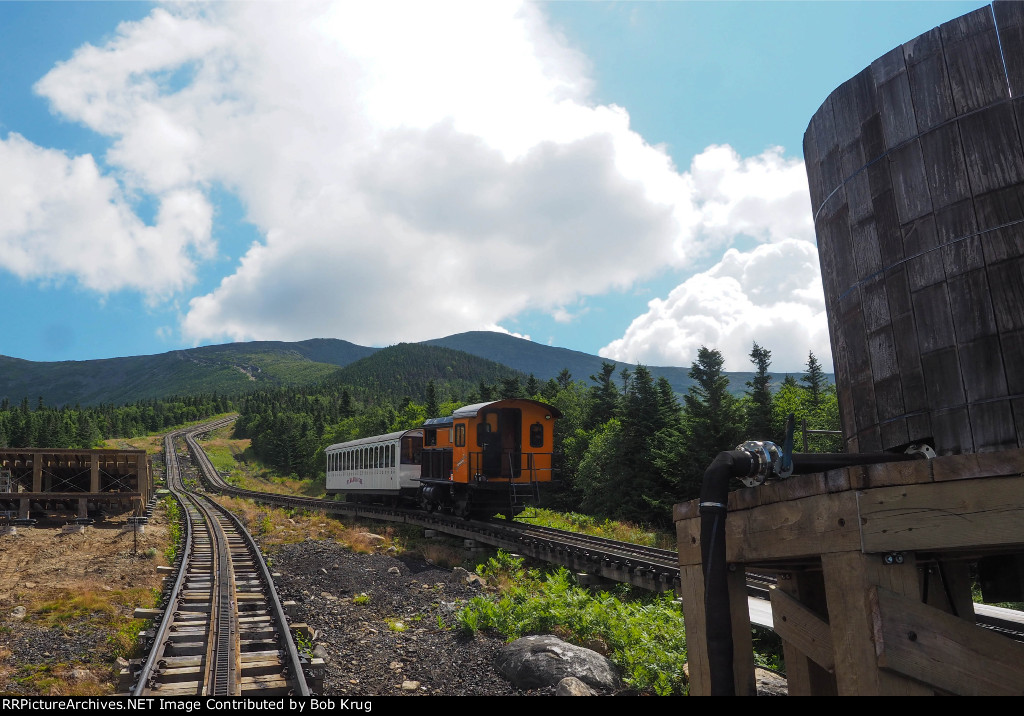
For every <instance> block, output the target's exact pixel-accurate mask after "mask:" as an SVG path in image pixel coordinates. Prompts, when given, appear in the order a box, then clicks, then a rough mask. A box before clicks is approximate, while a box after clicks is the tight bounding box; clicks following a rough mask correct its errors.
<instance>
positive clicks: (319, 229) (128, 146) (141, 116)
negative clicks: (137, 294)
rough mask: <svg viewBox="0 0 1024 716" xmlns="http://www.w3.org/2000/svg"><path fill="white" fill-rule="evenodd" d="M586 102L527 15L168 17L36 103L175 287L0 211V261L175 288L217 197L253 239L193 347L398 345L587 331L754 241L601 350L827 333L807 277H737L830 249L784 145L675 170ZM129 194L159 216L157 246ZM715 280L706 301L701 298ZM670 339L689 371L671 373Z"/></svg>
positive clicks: (331, 11)
mask: <svg viewBox="0 0 1024 716" xmlns="http://www.w3.org/2000/svg"><path fill="white" fill-rule="evenodd" d="M592 85H593V81H592V79H591V77H590V75H589V69H588V62H587V59H586V58H585V57H584V56H583V55H581V54H580V53H579V52H577V51H576V50H574V49H573V48H572V47H571V46H570V45H569V43H568V42H567V41H566V40H565V38H563V37H561V36H560V35H559V34H558V33H557V32H556V31H554V30H553V29H552V28H551V27H550V26H549V25H548V24H547V21H546V18H545V16H544V15H543V13H542V11H541V10H540V9H538V8H537V7H536V6H533V5H531V4H525V3H520V2H511V1H509V2H477V1H476V0H472V1H466V2H455V1H452V2H434V3H420V2H400V1H397V0H396V1H391V2H389V1H387V0H385V1H383V2H376V3H353V2H328V1H327V0H319V1H313V2H302V3H277V2H272V3H210V4H200V3H180V4H179V3H172V4H168V5H167V6H164V7H158V8H156V9H154V10H153V12H152V13H151V14H150V15H149V16H148V17H147V18H145V19H143V20H142V21H139V22H132V23H123V24H122V25H121V26H119V27H118V29H117V32H116V34H115V36H114V37H113V39H111V40H110V41H109V42H108V43H107V44H105V45H103V46H102V47H94V46H90V45H87V46H84V47H82V48H80V49H79V50H78V51H76V52H75V53H74V55H73V56H72V57H71V58H69V59H68V60H67V61H65V62H63V63H61V64H59V65H58V66H56V67H54V68H53V69H52V71H51V72H49V73H48V74H47V75H46V76H45V77H43V78H42V79H41V80H40V81H39V82H38V84H37V85H36V89H37V91H38V92H39V93H40V94H41V95H42V96H44V97H45V98H47V99H48V100H49V101H50V103H51V106H52V108H53V109H54V111H56V112H58V113H59V114H61V115H62V116H63V117H65V118H68V119H71V120H73V121H77V122H80V123H82V124H84V125H85V126H87V127H88V128H90V129H91V130H93V131H95V132H97V133H99V134H101V135H103V136H105V137H107V138H108V139H109V141H110V148H109V150H108V151H107V153H106V155H105V156H104V157H103V160H104V163H105V165H106V167H107V168H108V169H107V171H108V172H109V176H104V175H103V174H102V173H100V171H99V169H98V168H97V167H96V164H95V162H93V161H92V159H91V158H88V157H78V158H73V159H71V158H67V157H63V160H62V161H63V163H64V164H65V165H67V167H71V166H78V165H82V166H81V167H79V171H80V172H84V170H85V169H89V171H91V174H89V178H88V182H86V183H85V184H87V185H89V186H90V187H92V188H90V189H89V192H91V193H88V192H86V193H81V192H84V191H85V190H84V189H81V187H80V189H81V192H80V193H79V194H77V196H79V198H80V199H82V201H84V202H86V203H88V204H89V205H90V207H91V208H90V211H91V212H92V214H93V215H96V216H99V215H103V216H106V217H107V220H106V221H107V227H108V229H109V231H108V232H107V234H106V238H105V239H104V240H105V242H106V244H105V245H106V246H107V247H108V254H113V255H116V256H117V257H118V258H119V260H121V261H123V262H125V264H126V265H129V264H130V265H132V266H142V267H145V266H147V265H149V264H147V262H154V263H155V262H159V264H160V265H161V267H162V270H163V271H164V272H165V273H164V275H161V277H160V278H159V279H158V281H157V283H156V284H155V285H147V286H146V287H145V288H143V287H142V286H140V285H137V284H133V283H131V281H132V280H135V279H114V283H113V284H111V285H108V284H104V283H103V280H102V279H104V278H107V277H108V276H109V274H110V273H111V272H109V271H106V272H104V273H105V276H103V277H99V276H96V277H93V276H92V275H91V274H90V273H89V272H90V270H91V269H87V268H83V267H82V266H81V264H82V262H81V261H79V260H78V257H79V256H82V255H90V254H89V249H87V248H86V247H85V246H78V245H73V246H72V243H73V242H74V241H76V240H77V239H75V238H73V233H74V232H73V231H72V224H71V222H69V221H64V220H62V219H60V218H59V214H58V215H55V217H54V218H50V219H48V220H47V221H49V222H50V224H49V233H47V234H45V238H46V242H47V247H46V248H41V247H40V246H36V245H29V242H27V241H26V238H25V237H28V236H30V235H31V236H37V235H38V234H30V233H27V232H26V230H25V229H23V228H22V229H18V228H17V226H15V229H14V230H12V229H11V228H10V226H11V225H13V224H12V222H11V220H10V219H8V218H5V217H4V216H2V215H0V241H3V240H5V239H4V237H6V236H8V235H12V236H14V237H20V239H19V241H20V242H21V243H20V244H16V243H15V242H14V241H13V240H9V243H10V244H11V245H12V246H13V247H14V248H16V249H17V248H20V251H21V253H18V252H17V251H13V252H11V257H10V258H7V259H6V261H5V260H4V259H3V258H0V261H5V262H4V263H2V264H0V265H2V266H4V267H7V268H9V269H10V270H12V271H15V272H18V273H19V275H23V276H26V277H38V276H39V275H40V274H39V273H38V269H32V268H30V267H33V266H35V267H38V266H41V265H42V262H43V261H44V259H45V258H46V257H47V256H48V255H49V254H48V252H50V251H51V248H50V247H51V245H52V247H54V248H53V249H52V250H53V251H54V252H55V251H57V250H58V248H64V249H68V248H69V247H70V248H71V249H73V250H67V251H66V255H67V256H68V257H73V258H68V259H67V263H68V264H69V266H68V267H67V268H66V269H62V270H64V271H66V272H67V273H70V274H73V275H75V276H76V277H78V278H79V280H80V281H81V282H82V284H83V285H85V286H88V287H89V288H95V289H97V290H112V288H114V289H116V288H123V287H129V288H138V289H140V290H144V291H146V292H147V293H149V294H150V295H151V296H156V295H160V296H164V295H167V294H168V293H170V292H174V291H181V290H183V289H184V288H185V287H187V286H188V285H189V278H188V276H189V275H190V273H191V272H192V271H193V270H194V268H195V266H196V263H197V262H198V261H201V260H203V259H204V258H207V257H210V256H212V255H214V254H215V253H216V245H215V242H216V241H217V240H218V239H219V237H211V236H210V234H209V231H210V226H211V216H212V214H211V211H212V210H211V208H210V201H211V200H210V198H209V197H211V196H212V193H213V192H214V191H215V190H217V189H218V188H223V189H226V190H227V191H230V192H231V193H233V194H234V195H235V196H236V197H237V198H238V199H239V201H240V203H241V205H242V206H243V207H244V211H245V219H246V220H247V221H249V222H250V223H251V224H252V225H253V226H254V227H255V228H256V230H257V232H258V235H259V237H260V238H259V240H258V241H256V242H255V243H253V244H252V245H251V246H250V247H249V249H248V250H247V251H246V252H245V254H244V255H243V256H242V257H241V258H240V259H239V260H238V263H237V265H236V266H235V268H234V270H233V271H232V272H231V273H230V274H229V275H226V276H225V277H224V278H223V279H222V280H221V281H220V283H219V285H217V286H216V287H215V288H213V289H212V290H210V291H209V292H207V293H205V294H204V295H199V296H194V297H191V298H190V300H189V301H188V303H187V309H186V310H185V312H184V314H183V315H182V319H181V326H180V330H181V331H182V333H183V335H184V336H186V337H187V338H189V339H190V340H193V341H196V342H199V341H206V340H221V339H231V340H245V339H253V338H261V339H282V340H296V339H304V338H309V337H311V336H337V337H343V338H346V339H348V340H352V341H355V342H359V343H364V344H377V345H380V344H385V343H389V342H395V341H398V340H404V341H413V340H421V339H428V338H434V337H437V336H439V335H446V334H450V333H454V332H458V331H464V330H472V329H481V328H485V327H488V326H495V325H499V324H500V323H502V322H503V321H507V320H509V319H512V318H514V317H515V316H517V315H518V314H520V313H522V312H523V311H527V310H534V311H536V310H540V311H547V312H548V313H550V314H551V315H552V316H553V317H554V318H555V319H556V320H558V321H571V320H573V316H574V315H579V314H580V313H583V312H585V311H586V308H585V306H584V303H583V299H584V298H585V297H586V296H592V295H598V294H602V293H605V292H608V291H609V290H612V289H619V290H623V289H627V288H630V287H633V286H635V285H637V284H638V282H640V281H643V280H645V279H647V278H649V277H651V276H653V275H655V274H657V273H659V272H662V271H665V270H666V269H683V268H686V267H688V266H692V265H694V264H695V262H696V261H698V260H700V261H705V264H704V265H706V259H707V257H708V256H711V255H714V254H715V253H718V252H721V251H723V250H725V249H726V248H728V247H729V246H731V245H734V244H735V243H736V242H737V240H738V239H739V237H744V238H743V241H744V242H745V244H749V243H750V242H754V243H757V242H765V243H766V245H765V246H762V247H759V248H758V249H756V250H754V251H753V252H748V253H747V254H740V253H738V252H735V251H733V252H732V253H730V254H728V255H727V256H726V259H724V260H723V262H722V263H721V264H719V266H716V267H715V268H714V269H712V270H711V271H708V272H706V273H705V274H702V275H701V276H699V277H694V278H693V279H691V280H690V281H688V282H686V283H684V284H683V285H682V286H680V287H679V288H678V289H676V290H675V291H673V293H672V295H671V296H669V297H668V298H667V299H665V300H663V301H655V302H652V304H651V306H652V309H651V313H649V314H647V315H646V316H642V317H640V318H638V319H637V321H636V322H634V325H633V326H631V327H630V329H629V331H628V332H627V333H626V335H625V336H623V338H622V339H620V340H618V341H615V342H614V343H612V344H611V345H610V346H609V347H608V348H607V349H606V350H607V351H608V354H609V355H612V354H614V355H616V356H618V355H620V354H621V355H622V356H623V357H624V358H625V359H627V360H637V359H639V360H643V361H645V362H649V363H655V362H659V361H657V360H655V356H659V355H662V353H664V354H665V361H662V362H672V363H678V362H680V361H685V360H686V357H687V355H688V354H686V352H685V350H687V349H686V346H691V344H693V342H694V340H698V344H699V343H700V342H708V343H712V342H713V341H711V340H710V338H711V337H714V336H724V337H730V336H735V337H736V340H739V334H740V332H741V329H740V328H739V327H738V325H739V324H738V323H737V322H736V320H735V318H734V317H733V314H734V313H735V307H736V306H737V305H738V304H742V303H743V302H744V301H746V302H747V303H748V304H749V307H750V309H749V310H750V311H754V312H761V313H762V314H763V315H762V323H764V324H766V325H772V326H775V325H789V324H782V323H779V322H778V321H779V320H781V319H774V318H769V317H768V316H769V315H770V314H771V312H772V310H773V309H774V308H778V307H779V306H783V305H790V304H791V305H792V306H793V307H794V308H792V309H791V310H790V314H791V316H792V322H793V324H794V325H795V323H797V322H799V320H801V319H802V318H809V320H810V319H813V320H814V321H819V322H820V323H821V325H822V326H823V322H822V321H821V319H820V315H819V313H817V312H815V311H813V310H812V306H811V304H812V303H813V300H812V299H811V298H807V297H805V296H804V295H803V293H802V292H803V291H805V290H807V289H808V288H809V284H808V281H810V279H808V278H807V277H802V278H801V279H800V280H798V281H795V282H794V281H792V280H788V279H783V280H782V284H783V285H782V286H777V287H776V288H775V293H774V294H772V295H771V296H769V292H768V291H767V290H765V291H763V292H761V293H759V292H758V289H756V288H755V285H756V284H757V281H754V283H751V282H750V281H749V280H748V281H742V280H740V278H739V277H738V274H739V273H740V272H741V267H743V266H751V267H754V266H757V267H761V268H763V269H764V270H766V271H768V272H769V273H776V274H780V273H783V274H784V272H780V271H779V270H778V269H779V268H780V265H779V264H778V263H776V264H772V263H771V262H772V261H775V262H793V261H797V260H799V261H805V262H806V261H809V257H810V255H811V254H813V246H811V245H810V244H808V243H806V242H808V241H810V240H811V238H812V237H813V232H812V230H811V224H810V216H809V201H808V199H807V189H806V179H805V176H804V173H803V166H802V163H801V162H800V161H799V160H796V159H792V158H786V157H785V156H784V155H783V151H782V150H781V149H780V148H772V149H769V150H767V151H765V152H764V153H762V154H760V155H758V156H755V157H747V158H744V157H741V156H739V155H738V154H737V153H736V152H735V151H734V150H733V149H732V148H730V147H728V146H713V147H709V148H708V149H707V150H705V151H704V152H703V153H701V154H700V155H699V156H697V157H696V158H694V160H693V161H692V163H691V165H690V166H689V167H688V169H687V170H685V171H680V170H679V169H678V168H677V167H676V166H675V165H674V164H673V161H672V159H671V157H669V156H668V154H667V153H666V151H665V150H664V148H662V147H657V146H651V145H650V144H648V143H647V142H646V141H645V140H644V139H643V137H641V136H640V135H638V134H637V133H636V132H634V131H633V130H632V129H631V128H630V122H629V115H628V113H627V112H626V110H625V109H623V108H621V107H616V106H607V105H598V104H596V103H595V102H593V101H592V100H591V99H590V92H591V89H592ZM10 141H11V140H10V139H9V140H8V144H10ZM36 150H37V151H36V154H37V155H39V157H48V160H47V161H49V162H50V164H60V163H61V161H60V160H61V157H62V156H63V155H60V154H59V153H52V152H50V150H41V149H39V148H36ZM37 158H38V157H37ZM86 165H87V166H86ZM0 166H2V165H0ZM34 166H35V169H34V170H33V171H34V172H35V175H34V176H36V178H37V179H38V184H39V186H38V188H37V189H35V190H34V191H35V192H36V193H35V194H34V195H32V196H30V197H29V198H28V199H26V200H24V202H25V203H26V204H27V205H30V206H31V205H39V204H40V203H41V202H42V201H43V199H44V198H46V196H47V190H46V189H45V188H44V185H47V184H49V183H50V182H51V181H53V182H54V183H55V184H64V185H66V184H68V181H69V180H68V177H69V176H71V175H73V174H74V172H73V171H71V170H70V169H68V168H67V167H65V168H64V169H62V170H61V171H63V172H64V178H63V179H61V180H60V181H56V180H55V179H54V176H53V173H54V171H55V170H53V169H52V168H46V167H47V166H49V165H46V163H45V162H42V160H41V159H40V163H38V164H36V165H34ZM2 171H3V169H0V172H2ZM85 174H88V172H85ZM83 176H84V174H83ZM0 181H2V179H0ZM83 186H84V185H83ZM121 187H123V188H121ZM49 191H51V192H53V191H58V189H50V190H49ZM59 191H62V192H66V191H68V189H67V188H66V187H65V188H61V189H59ZM122 192H123V193H124V194H125V195H126V196H128V197H138V196H142V197H145V198H147V199H150V200H152V201H153V202H154V203H155V204H156V205H158V206H159V207H160V210H159V212H158V219H157V221H156V222H155V224H154V225H153V226H147V225H145V224H144V223H143V222H141V221H140V220H139V219H138V218H137V217H136V216H135V215H134V214H132V212H131V210H130V209H129V208H128V206H129V203H128V202H127V201H126V200H125V198H124V197H122V196H121V193H122ZM83 197H84V198H83ZM20 211H21V214H20V215H21V216H28V215H29V212H28V210H27V209H24V208H22V209H21V210H20ZM82 211H84V210H82ZM14 216H15V217H17V216H19V214H17V213H16V214H14ZM61 221H63V223H60V222H61ZM87 226H88V224H87ZM5 232H6V233H5ZM19 232H20V233H19ZM90 234H91V235H93V236H98V235H99V234H98V232H95V231H94V232H90ZM801 242H803V243H801ZM797 247H800V248H797ZM772 251H774V252H775V253H774V254H773V253H772ZM801 251H803V253H800V252H801ZM787 252H788V253H787ZM808 252H810V253H808ZM812 263H814V264H815V266H816V261H814V262H812ZM71 264H73V265H71ZM815 270H816V269H815ZM33 271H36V273H33ZM751 271H753V269H751ZM730 280H732V281H734V283H735V285H733V284H730V283H728V282H729V281H730ZM118 281H121V283H118ZM699 281H703V282H704V283H703V284H701V289H700V290H701V292H702V294H701V295H700V296H698V297H697V298H699V299H700V301H696V300H695V299H693V298H692V297H691V300H689V301H684V300H683V299H684V294H689V293H690V292H691V291H695V290H696V287H697V282H699ZM140 283H141V281H140ZM101 285H102V286H103V288H101ZM783 290H785V291H789V292H790V293H789V294H787V295H784V294H783V293H782V291H783ZM716 292H717V293H716ZM787 302H788V303H787ZM677 304H678V305H677ZM680 306H686V307H688V308H687V310H686V311H683V310H681V309H680V308H679V307H680ZM801 307H803V308H801ZM656 309H657V310H656ZM670 309H671V310H670ZM691 309H692V310H693V311H696V312H697V313H695V314H693V315H691V314H690V313H688V311H689V310H691ZM805 309H806V311H808V312H809V313H807V315H806V316H800V317H797V316H796V313H797V312H799V311H802V310H805ZM655 312H657V314H658V315H657V316H655ZM787 320H789V319H787ZM673 322H674V323H673ZM648 324H650V325H652V326H653V325H654V324H657V325H658V326H659V331H660V333H659V336H660V338H659V340H662V339H663V345H662V346H661V347H660V348H659V347H658V346H657V345H656V343H655V342H653V341H651V340H648V339H647V338H644V337H643V336H645V335H648V334H650V332H651V328H650V327H647V328H644V327H645V326H647V325H648ZM673 325H674V329H673V328H671V326H673ZM817 325H818V324H814V325H813V326H811V325H810V324H808V327H806V328H805V330H806V331H816V330H817V328H816V326H817ZM698 329H699V330H698ZM670 331H674V332H672V333H671V336H670V335H669V334H670ZM695 336H699V337H700V338H699V339H698V338H695ZM670 339H671V340H670ZM705 339H707V340H705ZM758 340H759V342H762V341H761V339H760V338H759V339H758ZM748 343H749V341H748ZM763 343H764V344H765V345H767V346H768V347H771V346H772V344H771V342H770V341H769V340H768V339H767V338H766V339H764V341H763ZM668 345H678V346H679V347H680V348H679V351H677V352H676V353H672V354H671V356H670V355H669V354H668V353H665V347H666V346H668ZM815 346H817V344H815ZM716 347H719V348H723V349H724V348H725V346H724V345H721V344H719V345H717V346H716ZM658 350H661V351H662V353H658ZM779 350H780V351H781V350H782V349H781V348H780V349H779ZM801 350H803V348H801ZM748 351H749V345H747V346H746V348H745V349H744V350H743V351H742V352H741V353H740V354H739V355H744V354H745V353H746V352H748ZM816 352H818V351H817V349H816ZM825 352H827V351H822V355H824V353H825Z"/></svg>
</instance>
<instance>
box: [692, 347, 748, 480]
mask: <svg viewBox="0 0 1024 716" xmlns="http://www.w3.org/2000/svg"><path fill="white" fill-rule="evenodd" d="M724 362H725V361H724V359H723V358H722V354H721V353H720V352H719V351H717V350H713V349H709V348H706V347H705V346H701V347H700V350H698V351H697V360H696V361H695V362H694V363H693V366H692V367H691V368H690V378H692V379H693V380H694V385H692V386H690V390H689V391H688V392H687V394H686V395H685V396H683V402H684V409H683V427H684V443H685V445H686V463H687V464H686V469H685V471H684V473H683V476H682V477H683V484H682V485H681V488H682V495H683V497H684V499H691V498H693V497H696V496H697V495H698V494H699V493H700V485H701V482H702V481H703V479H704V471H705V470H706V469H707V466H708V465H709V464H711V461H712V460H713V459H714V458H715V456H716V455H717V454H718V453H720V452H722V451H723V450H731V449H733V448H734V447H736V445H737V444H739V442H740V441H741V440H742V439H743V416H742V413H741V411H740V410H739V404H738V403H739V401H737V400H736V398H735V397H734V396H733V395H732V394H731V393H730V392H729V378H728V377H726V375H725V374H724V372H723V371H722V366H723V365H724Z"/></svg>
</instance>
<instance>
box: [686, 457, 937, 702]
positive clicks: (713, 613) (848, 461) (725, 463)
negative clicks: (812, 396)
mask: <svg viewBox="0 0 1024 716" xmlns="http://www.w3.org/2000/svg"><path fill="white" fill-rule="evenodd" d="M923 457H924V456H923V455H919V454H911V455H908V454H905V453H887V452H883V453H796V454H794V455H793V456H792V458H793V473H792V474H794V475H807V474H811V473H818V472H825V471H827V470H836V469H839V468H843V467H852V466H855V465H873V464H877V463H882V462H897V461H903V460H916V459H921V458H923ZM760 467H761V465H760V462H759V460H758V459H757V458H756V457H755V456H754V455H753V453H750V452H747V451H746V450H740V449H737V450H727V451H725V452H720V453H718V455H717V456H716V457H715V459H714V460H712V462H711V464H710V465H708V468H707V470H705V471H704V482H703V483H702V484H701V488H700V501H699V507H700V556H701V567H702V569H703V572H704V628H705V638H706V639H707V650H708V669H709V671H710V677H711V695H712V696H734V695H735V693H736V687H735V683H734V681H735V676H734V674H733V668H732V660H733V649H732V616H731V614H730V612H729V584H728V581H727V580H726V570H727V569H728V565H727V564H726V561H725V517H726V513H727V511H728V501H729V482H730V480H731V479H732V478H734V477H737V478H741V477H751V476H753V475H754V474H756V473H757V472H758V470H759V468H760Z"/></svg>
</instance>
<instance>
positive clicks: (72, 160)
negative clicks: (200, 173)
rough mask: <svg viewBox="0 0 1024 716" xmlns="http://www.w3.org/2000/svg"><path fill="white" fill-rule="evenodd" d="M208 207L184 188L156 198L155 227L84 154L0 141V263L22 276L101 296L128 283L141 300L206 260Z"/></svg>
mask: <svg viewBox="0 0 1024 716" xmlns="http://www.w3.org/2000/svg"><path fill="white" fill-rule="evenodd" d="M211 222H212V209H211V206H210V204H209V202H208V201H207V200H206V198H205V197H204V196H203V195H202V194H201V193H199V192H197V191H195V190H194V189H189V188H179V189H176V190H174V191H169V192H167V193H165V194H163V195H162V196H161V197H160V200H159V207H158V210H157V216H156V223H155V224H154V225H147V224H145V223H143V222H142V221H141V220H140V219H139V218H138V217H137V216H136V215H135V214H134V213H133V210H132V208H131V205H130V203H129V202H128V200H127V199H126V197H125V196H124V193H123V192H122V190H121V188H120V186H119V185H118V183H117V182H116V181H115V180H114V179H112V178H110V177H107V176H103V175H102V173H101V172H100V169H99V167H98V166H97V165H96V162H95V161H94V159H93V157H91V156H89V155H84V156H79V157H69V156H67V155H66V154H64V153H63V152H61V151H58V150H55V149H46V148H43V147H39V146H37V145H35V144H33V143H32V142H29V141H28V140H26V139H25V138H24V137H22V136H21V135H18V134H15V133H13V132H12V133H10V134H8V136H7V138H6V139H0V268H3V269H6V270H7V271H10V272H11V273H13V274H15V275H17V276H19V277H21V278H22V279H26V280H39V281H42V282H44V283H60V282H62V281H64V280H66V279H68V278H73V279H75V280H76V281H77V282H78V283H79V285H81V286H82V287H84V288H87V289H91V290H93V291H97V292H99V293H101V294H107V293H110V292H112V291H118V290H122V289H133V290H136V291H140V292H142V293H144V294H146V295H147V296H148V297H149V299H150V300H151V301H156V300H159V299H161V298H165V297H167V296H168V295H170V294H173V293H174V292H176V291H180V290H182V289H183V288H185V287H186V286H188V285H190V284H191V283H192V271H193V269H194V267H195V264H196V260H197V258H198V257H202V256H208V255H209V253H210V251H211V248H212V245H211V243H210V226H211Z"/></svg>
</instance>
